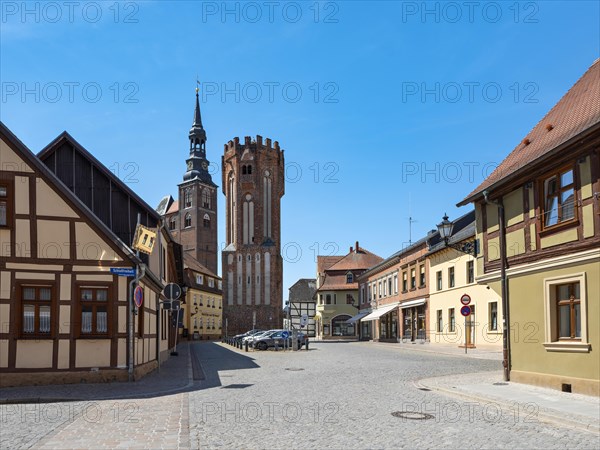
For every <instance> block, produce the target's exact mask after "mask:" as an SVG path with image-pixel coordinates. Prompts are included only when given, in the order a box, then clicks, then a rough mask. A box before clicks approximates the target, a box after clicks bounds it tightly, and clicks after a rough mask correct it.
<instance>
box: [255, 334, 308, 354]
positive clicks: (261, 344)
mask: <svg viewBox="0 0 600 450" xmlns="http://www.w3.org/2000/svg"><path fill="white" fill-rule="evenodd" d="M284 331H285V330H271V331H268V332H266V333H264V334H262V335H260V336H257V337H256V338H255V339H254V340H253V342H252V345H253V347H254V348H255V349H257V350H267V349H268V348H270V347H275V344H277V346H278V347H283V345H284V343H285V339H284V338H283V332H284ZM288 333H289V337H288V339H287V340H288V345H289V346H290V347H291V346H292V332H291V331H289V332H288ZM306 341H308V336H306V335H305V334H304V333H302V332H300V331H298V348H301V347H302V346H303V345H305V344H306Z"/></svg>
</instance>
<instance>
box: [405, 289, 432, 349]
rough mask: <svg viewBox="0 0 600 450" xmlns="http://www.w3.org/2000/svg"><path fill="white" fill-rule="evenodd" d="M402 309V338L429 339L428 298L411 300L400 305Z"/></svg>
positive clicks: (410, 339)
mask: <svg viewBox="0 0 600 450" xmlns="http://www.w3.org/2000/svg"><path fill="white" fill-rule="evenodd" d="M400 310H401V311H402V340H403V341H404V342H414V341H416V340H423V341H424V340H427V339H428V338H429V336H427V300H426V299H418V300H410V301H408V302H405V303H403V304H401V305H400Z"/></svg>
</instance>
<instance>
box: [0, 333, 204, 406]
mask: <svg viewBox="0 0 600 450" xmlns="http://www.w3.org/2000/svg"><path fill="white" fill-rule="evenodd" d="M191 347H192V343H188V342H184V343H181V344H179V345H177V351H178V352H179V356H169V359H168V360H167V361H166V362H164V363H163V364H162V365H161V367H160V371H158V370H155V371H154V372H152V373H150V374H149V375H147V376H145V377H144V378H142V379H141V380H139V381H136V382H133V383H127V382H122V383H91V384H85V383H83V384H61V385H47V386H22V387H9V388H2V389H0V404H3V403H38V402H40V401H41V402H48V401H55V402H60V401H78V400H107V399H127V398H146V397H157V396H162V395H169V394H173V393H176V392H183V391H185V390H189V389H191V388H192V387H193V386H194V378H195V377H194V376H193V372H192V364H191V359H192V358H191V352H190V349H191ZM0 376H1V375H0Z"/></svg>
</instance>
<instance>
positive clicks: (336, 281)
mask: <svg viewBox="0 0 600 450" xmlns="http://www.w3.org/2000/svg"><path fill="white" fill-rule="evenodd" d="M357 289H358V282H354V283H346V275H345V274H342V275H331V274H326V275H325V279H324V281H323V284H322V285H321V286H320V287H319V289H318V290H319V291H346V290H350V291H352V290H354V291H355V290H357Z"/></svg>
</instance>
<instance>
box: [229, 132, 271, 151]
mask: <svg viewBox="0 0 600 450" xmlns="http://www.w3.org/2000/svg"><path fill="white" fill-rule="evenodd" d="M224 147H225V148H224V152H225V154H227V153H231V152H234V153H238V152H239V153H241V152H243V151H244V150H245V149H247V148H248V149H251V150H260V149H263V150H275V151H282V150H281V148H280V147H279V142H278V141H274V142H273V141H271V139H270V138H266V139H265V140H264V142H263V137H262V136H261V135H259V134H257V135H256V138H253V137H252V136H245V137H244V143H243V144H240V138H239V137H237V136H236V137H234V138H233V139H232V140H230V141H229V142H227V143H226V144H225V146H224Z"/></svg>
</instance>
